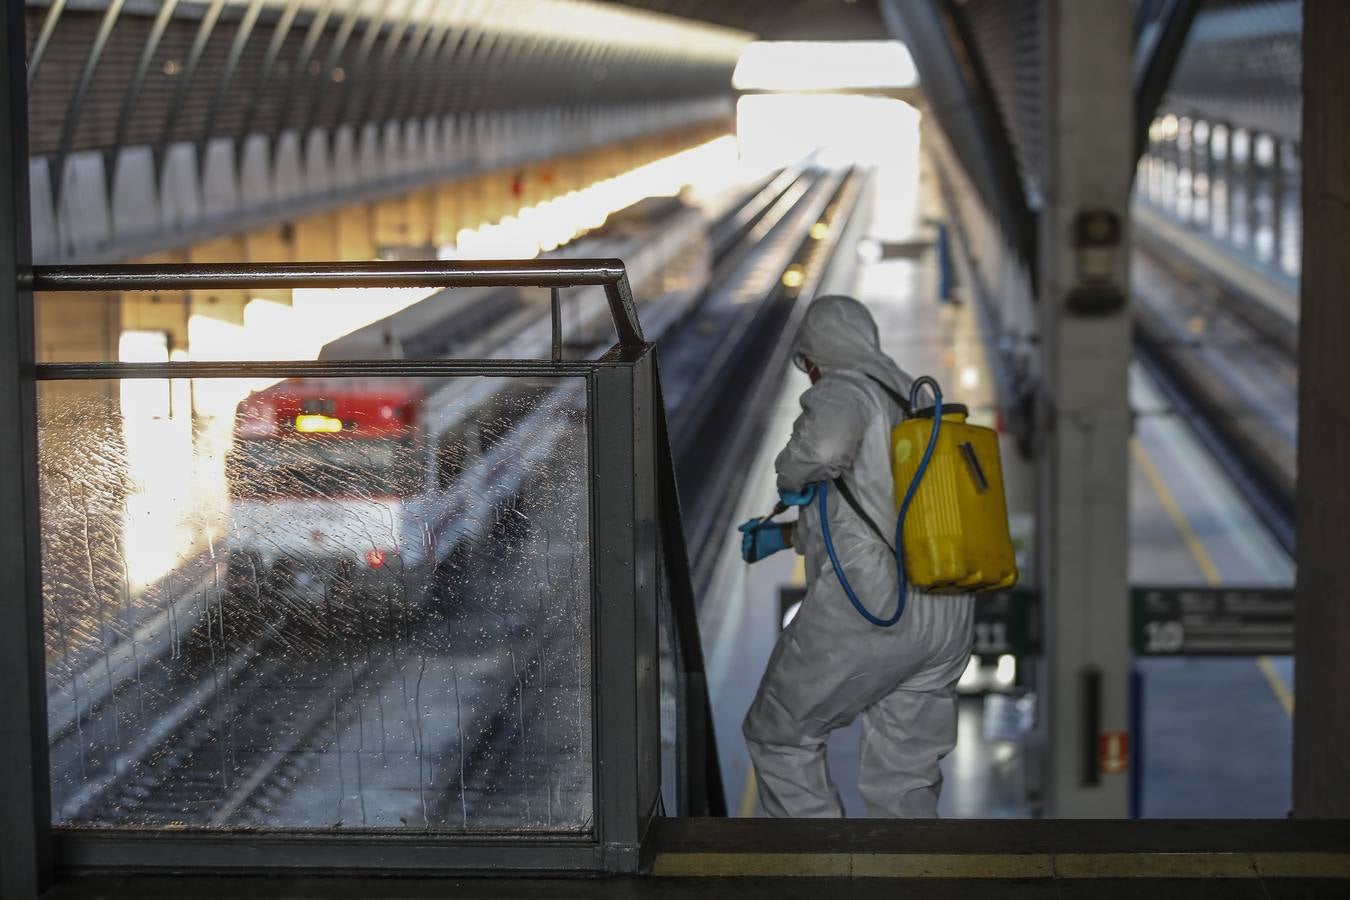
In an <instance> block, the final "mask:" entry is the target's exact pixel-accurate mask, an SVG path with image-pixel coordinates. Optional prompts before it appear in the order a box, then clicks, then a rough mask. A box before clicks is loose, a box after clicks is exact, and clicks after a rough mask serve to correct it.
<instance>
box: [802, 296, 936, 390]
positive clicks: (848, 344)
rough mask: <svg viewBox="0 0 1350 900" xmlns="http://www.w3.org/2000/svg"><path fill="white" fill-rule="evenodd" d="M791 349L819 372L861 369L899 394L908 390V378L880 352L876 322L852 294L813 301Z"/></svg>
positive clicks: (807, 309) (859, 370) (860, 370)
mask: <svg viewBox="0 0 1350 900" xmlns="http://www.w3.org/2000/svg"><path fill="white" fill-rule="evenodd" d="M793 352H794V354H799V355H800V356H805V357H807V358H808V359H810V360H811V362H813V363H815V364H816V365H817V366H818V367H819V368H820V371H821V372H822V373H829V372H832V371H833V372H838V371H846V370H852V371H855V372H862V373H863V374H865V375H871V376H872V377H873V378H877V379H879V380H881V381H883V382H885V383H886V384H888V385H890V387H892V388H893V389H895V390H897V391H900V392H901V393H908V392H909V385H910V381H911V379H910V377H909V376H908V375H906V374H905V373H904V372H902V371H901V370H900V367H899V366H897V365H896V364H895V361H894V360H892V359H891V358H890V357H889V356H887V355H886V354H885V353H883V352H882V351H881V341H880V339H879V338H878V334H877V323H876V321H875V320H873V318H872V314H871V313H870V312H868V310H867V307H866V306H863V305H862V304H861V303H859V302H858V301H857V300H854V299H853V298H852V297H845V296H842V295H839V294H831V295H829V296H826V297H817V298H816V299H815V300H812V301H811V305H810V306H808V307H807V308H806V316H805V317H804V318H803V319H802V325H801V329H800V330H799V331H798V332H797V338H796V341H795V342H794V343H793Z"/></svg>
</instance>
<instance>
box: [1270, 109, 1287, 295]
mask: <svg viewBox="0 0 1350 900" xmlns="http://www.w3.org/2000/svg"><path fill="white" fill-rule="evenodd" d="M1271 140H1272V141H1273V142H1274V143H1273V146H1272V150H1273V154H1274V159H1272V160H1271V164H1270V237H1271V242H1270V248H1271V251H1270V252H1271V260H1270V263H1271V265H1272V266H1274V267H1275V270H1276V271H1281V270H1282V269H1283V259H1284V160H1285V141H1284V139H1283V138H1278V137H1274V136H1272V138H1271Z"/></svg>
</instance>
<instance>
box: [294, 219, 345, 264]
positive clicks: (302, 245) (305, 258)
mask: <svg viewBox="0 0 1350 900" xmlns="http://www.w3.org/2000/svg"><path fill="white" fill-rule="evenodd" d="M294 227H295V261H296V262H334V261H337V260H340V259H342V257H341V255H340V254H339V250H338V221H337V213H328V214H325V215H320V216H310V217H309V218H306V219H297V220H296V221H295V223H294Z"/></svg>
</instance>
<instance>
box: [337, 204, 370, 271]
mask: <svg viewBox="0 0 1350 900" xmlns="http://www.w3.org/2000/svg"><path fill="white" fill-rule="evenodd" d="M335 215H336V217H337V258H338V259H340V260H344V261H347V262H357V261H360V260H370V259H374V258H375V241H374V239H373V231H372V225H371V218H372V215H371V209H370V207H369V206H367V205H365V204H357V205H356V206H348V207H346V208H344V209H340V210H338V211H337V213H336V214H335Z"/></svg>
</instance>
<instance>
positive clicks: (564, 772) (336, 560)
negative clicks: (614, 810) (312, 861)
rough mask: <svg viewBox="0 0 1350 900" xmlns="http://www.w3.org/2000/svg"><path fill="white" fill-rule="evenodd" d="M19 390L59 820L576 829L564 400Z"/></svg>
mask: <svg viewBox="0 0 1350 900" xmlns="http://www.w3.org/2000/svg"><path fill="white" fill-rule="evenodd" d="M39 387H40V390H39V427H40V432H39V435H40V464H41V478H40V489H41V515H42V553H43V591H44V612H45V638H46V648H47V651H46V652H47V672H48V706H49V736H50V740H51V778H52V811H53V813H52V814H53V820H54V822H55V823H57V824H63V825H89V826H117V827H143V828H178V827H188V828H193V827H215V828H269V829H276V828H282V829H287V828H289V829H307V830H312V829H324V830H333V829H348V830H350V829H380V830H383V829H412V830H427V829H429V830H454V831H457V830H470V831H474V830H478V831H487V830H490V831H500V830H527V831H552V832H565V833H578V832H586V831H588V830H589V829H590V828H591V823H592V815H593V809H592V788H591V772H592V749H591V655H590V647H591V634H590V622H591V597H590V583H591V578H590V547H589V542H588V534H589V508H588V500H587V462H586V461H587V434H586V419H585V410H584V402H585V392H584V390H583V385H582V383H581V380H580V379H576V378H571V379H556V380H529V379H502V378H457V379H446V378H440V379H418V380H409V379H371V378H360V379H309V380H304V381H285V382H281V383H279V384H276V385H272V386H270V387H260V385H258V383H256V382H254V383H247V382H243V381H238V380H228V379H212V380H210V382H209V384H208V383H207V382H206V380H203V379H197V380H196V381H195V382H194V383H191V384H189V383H188V382H186V381H184V382H181V383H180V382H179V381H174V382H164V381H149V380H144V381H137V382H134V383H133V382H131V381H128V382H124V383H117V382H44V383H42V384H40V386H39ZM250 387H252V388H254V391H253V393H250ZM161 393H162V394H164V396H166V397H171V398H174V399H175V400H176V402H173V403H165V402H161V400H162V399H163V398H162V397H160V394H161ZM203 393H209V395H210V396H211V397H212V398H213V400H219V399H220V398H223V397H230V398H232V403H231V407H233V406H234V404H237V407H236V408H235V412H234V413H233V414H231V413H226V414H217V415H205V414H202V413H201V412H200V411H199V410H198V411H197V412H196V413H195V414H194V409H193V404H192V402H191V401H192V397H194V396H196V395H198V394H203ZM216 408H219V405H217V407H216ZM226 408H230V407H226Z"/></svg>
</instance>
